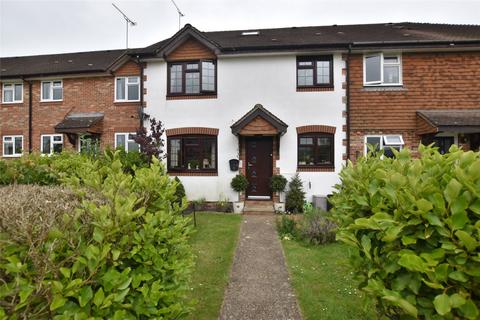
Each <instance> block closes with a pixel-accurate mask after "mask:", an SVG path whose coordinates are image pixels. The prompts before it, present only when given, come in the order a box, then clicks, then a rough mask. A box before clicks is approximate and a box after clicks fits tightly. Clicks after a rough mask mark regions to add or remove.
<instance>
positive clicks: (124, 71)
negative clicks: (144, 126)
mask: <svg viewBox="0 0 480 320" xmlns="http://www.w3.org/2000/svg"><path fill="white" fill-rule="evenodd" d="M115 75H122V76H127V75H137V76H139V75H140V67H139V66H138V65H137V64H136V63H134V62H127V63H126V64H125V65H123V66H122V67H121V68H119V69H118V70H117V71H116V72H115ZM58 79H62V78H61V77H59V78H58ZM62 80H63V101H58V102H40V84H41V81H40V80H35V81H33V82H32V97H33V100H32V106H33V107H32V109H33V117H32V122H33V130H32V149H33V151H34V152H39V151H40V136H41V135H42V134H52V133H55V128H54V127H55V126H56V125H57V124H58V123H59V122H60V121H62V120H63V118H64V117H65V116H66V115H67V114H68V113H69V112H104V113H105V116H104V120H103V131H102V136H101V144H102V147H105V146H112V147H113V145H114V140H115V132H131V131H136V128H137V127H138V124H139V118H138V107H139V105H140V103H139V102H134V103H132V102H128V103H115V102H114V90H115V83H114V82H115V77H114V76H101V77H82V78H63V79H62ZM23 91H24V102H23V104H0V135H2V136H3V135H7V134H23V146H24V153H27V152H28V83H27V82H24V89H23ZM0 95H1V93H0ZM0 101H1V100H0ZM2 142H3V140H2V141H0V147H2V145H1V144H2ZM64 146H65V148H73V146H72V145H71V144H70V143H69V142H68V139H67V138H66V136H65V137H64ZM0 150H1V149H0ZM1 155H2V152H0V157H1Z"/></svg>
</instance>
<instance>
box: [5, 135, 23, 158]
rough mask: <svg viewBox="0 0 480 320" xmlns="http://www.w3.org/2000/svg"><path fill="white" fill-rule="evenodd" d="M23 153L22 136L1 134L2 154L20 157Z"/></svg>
mask: <svg viewBox="0 0 480 320" xmlns="http://www.w3.org/2000/svg"><path fill="white" fill-rule="evenodd" d="M22 153H23V136H3V156H4V157H21V156H22Z"/></svg>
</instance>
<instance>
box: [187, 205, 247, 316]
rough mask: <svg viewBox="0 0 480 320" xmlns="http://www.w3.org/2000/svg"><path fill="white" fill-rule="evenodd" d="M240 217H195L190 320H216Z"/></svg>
mask: <svg viewBox="0 0 480 320" xmlns="http://www.w3.org/2000/svg"><path fill="white" fill-rule="evenodd" d="M241 219H242V218H241V216H239V215H233V214H218V213H197V228H196V233H195V234H194V235H193V237H192V239H191V241H192V246H193V251H194V253H195V255H196V256H197V259H196V267H195V270H194V274H193V278H192V284H191V288H192V291H191V293H190V295H189V298H190V299H193V300H195V301H196V304H195V307H194V308H195V310H194V311H193V312H192V314H191V316H190V317H189V319H196V320H197V319H217V318H218V315H219V312H220V307H221V305H222V301H223V294H224V291H225V286H226V285H227V282H228V277H229V275H230V267H231V265H232V261H233V254H234V251H235V247H236V244H237V240H238V233H239V231H240V222H241Z"/></svg>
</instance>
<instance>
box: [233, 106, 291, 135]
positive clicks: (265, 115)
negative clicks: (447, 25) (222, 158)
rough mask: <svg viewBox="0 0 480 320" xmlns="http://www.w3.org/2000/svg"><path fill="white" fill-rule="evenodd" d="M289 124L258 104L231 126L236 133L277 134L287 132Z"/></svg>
mask: <svg viewBox="0 0 480 320" xmlns="http://www.w3.org/2000/svg"><path fill="white" fill-rule="evenodd" d="M287 127H288V125H287V124H285V122H283V121H282V120H280V119H279V118H277V117H276V116H274V115H273V114H272V113H271V112H270V111H268V110H267V109H265V108H264V107H263V106H262V105H261V104H256V105H255V107H253V109H252V110H250V111H249V112H248V113H247V114H245V115H244V116H243V117H241V118H240V119H239V120H238V121H237V122H235V123H234V124H233V125H232V126H231V128H232V133H233V134H234V135H240V136H258V135H261V136H276V135H283V134H284V133H285V132H287Z"/></svg>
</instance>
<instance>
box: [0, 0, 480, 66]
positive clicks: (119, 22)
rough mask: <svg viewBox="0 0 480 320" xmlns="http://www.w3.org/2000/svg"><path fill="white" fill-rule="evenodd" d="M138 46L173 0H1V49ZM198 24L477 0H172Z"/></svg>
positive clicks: (282, 21)
mask: <svg viewBox="0 0 480 320" xmlns="http://www.w3.org/2000/svg"><path fill="white" fill-rule="evenodd" d="M112 2H115V3H116V4H117V5H118V6H119V7H120V8H121V9H122V10H123V11H124V12H125V13H126V14H127V15H128V16H129V17H130V18H131V19H132V20H134V21H136V22H137V23H138V25H137V26H135V27H132V28H130V41H129V43H130V47H144V46H147V45H150V44H152V43H154V42H157V41H160V40H162V39H164V38H167V37H169V36H171V35H172V34H174V33H175V32H176V31H178V15H177V12H176V9H175V7H174V6H173V4H172V3H171V0H130V1H123V0H115V1H113V0H108V1H106V0H48V1H46V0H0V56H3V57H6V56H20V55H32V54H45V53H62V52H76V51H89V50H103V49H118V48H124V47H125V21H124V20H123V18H122V17H121V15H120V14H119V13H118V12H117V11H116V10H115V9H114V8H113V7H112V5H111V3H112ZM176 3H177V4H178V6H179V7H180V9H181V10H182V11H183V12H184V14H185V17H184V18H182V25H183V24H185V23H191V24H192V25H194V26H195V27H196V28H198V29H200V30H202V31H212V30H236V29H255V28H272V27H291V26H309V25H331V24H356V23H378V22H403V21H412V22H434V23H459V24H480V0H396V1H393V0H390V1H389V0H381V1H379V0H377V1H370V0H362V1H361V0H339V1H337V0H335V1H334V0H329V1H326V0H316V1H314V0H268V1H261V0H176Z"/></svg>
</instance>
